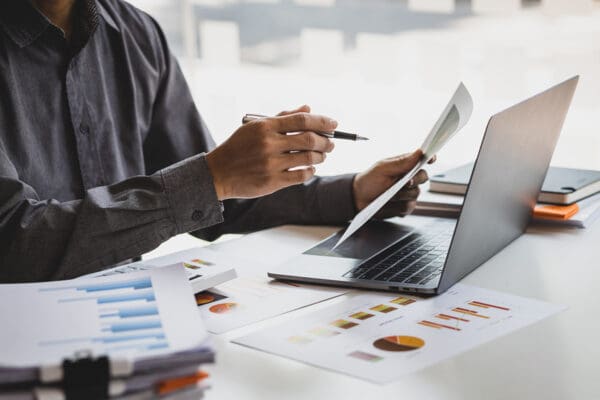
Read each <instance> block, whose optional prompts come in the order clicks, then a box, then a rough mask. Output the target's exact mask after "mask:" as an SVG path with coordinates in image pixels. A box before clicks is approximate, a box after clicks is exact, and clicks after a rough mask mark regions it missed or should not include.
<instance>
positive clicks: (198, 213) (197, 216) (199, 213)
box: [192, 210, 202, 221]
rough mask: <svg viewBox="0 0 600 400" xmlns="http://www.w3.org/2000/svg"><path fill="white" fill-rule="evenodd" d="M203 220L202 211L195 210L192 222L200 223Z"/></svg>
mask: <svg viewBox="0 0 600 400" xmlns="http://www.w3.org/2000/svg"><path fill="white" fill-rule="evenodd" d="M201 219H202V211H200V210H194V212H193V213H192V221H200V220H201Z"/></svg>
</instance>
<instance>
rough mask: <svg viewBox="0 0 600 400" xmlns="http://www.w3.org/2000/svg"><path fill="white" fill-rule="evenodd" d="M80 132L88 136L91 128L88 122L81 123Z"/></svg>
mask: <svg viewBox="0 0 600 400" xmlns="http://www.w3.org/2000/svg"><path fill="white" fill-rule="evenodd" d="M79 132H81V134H82V135H85V136H87V134H88V133H90V128H89V126H87V125H86V124H81V125H79Z"/></svg>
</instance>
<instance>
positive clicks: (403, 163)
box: [381, 149, 423, 177]
mask: <svg viewBox="0 0 600 400" xmlns="http://www.w3.org/2000/svg"><path fill="white" fill-rule="evenodd" d="M422 156H423V152H422V151H421V150H420V149H419V150H416V151H414V152H412V153H409V154H404V155H401V156H398V157H393V158H388V159H387V160H383V161H382V162H381V166H382V168H383V170H384V171H385V173H386V174H387V175H389V176H395V177H396V176H401V175H404V174H406V173H407V172H409V171H410V170H411V169H413V168H414V167H415V165H417V163H418V162H419V160H421V157H422Z"/></svg>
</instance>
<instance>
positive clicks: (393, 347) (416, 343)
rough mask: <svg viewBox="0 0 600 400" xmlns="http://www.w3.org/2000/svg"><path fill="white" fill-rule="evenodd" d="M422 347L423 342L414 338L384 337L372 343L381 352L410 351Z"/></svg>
mask: <svg viewBox="0 0 600 400" xmlns="http://www.w3.org/2000/svg"><path fill="white" fill-rule="evenodd" d="M424 345H425V341H424V340H423V339H421V338H418V337H416V336H386V337H384V338H381V339H377V340H376V341H374V342H373V346H375V347H376V348H377V349H379V350H383V351H412V350H417V349H420V348H421V347H423V346H424Z"/></svg>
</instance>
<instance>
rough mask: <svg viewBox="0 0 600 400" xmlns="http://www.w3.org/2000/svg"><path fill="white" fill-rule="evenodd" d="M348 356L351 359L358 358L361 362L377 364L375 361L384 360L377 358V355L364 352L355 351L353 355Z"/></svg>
mask: <svg viewBox="0 0 600 400" xmlns="http://www.w3.org/2000/svg"><path fill="white" fill-rule="evenodd" d="M348 355H349V356H350V357H354V358H358V359H359V360H364V361H371V362H375V361H381V360H383V357H380V356H376V355H375V354H370V353H365V352H364V351H353V352H352V353H350V354H348Z"/></svg>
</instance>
